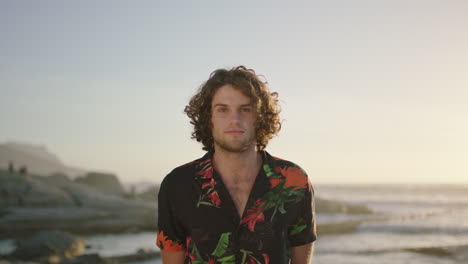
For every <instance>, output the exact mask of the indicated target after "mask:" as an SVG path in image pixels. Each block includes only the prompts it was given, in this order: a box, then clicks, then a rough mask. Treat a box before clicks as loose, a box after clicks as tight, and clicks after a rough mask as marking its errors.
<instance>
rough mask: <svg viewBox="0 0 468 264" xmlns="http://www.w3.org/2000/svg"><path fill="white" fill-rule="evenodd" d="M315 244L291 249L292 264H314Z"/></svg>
mask: <svg viewBox="0 0 468 264" xmlns="http://www.w3.org/2000/svg"><path fill="white" fill-rule="evenodd" d="M313 255H314V242H311V243H309V244H305V245H302V246H298V247H292V248H291V264H312V256H313Z"/></svg>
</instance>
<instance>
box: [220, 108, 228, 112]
mask: <svg viewBox="0 0 468 264" xmlns="http://www.w3.org/2000/svg"><path fill="white" fill-rule="evenodd" d="M226 111H227V109H226V108H218V112H226Z"/></svg>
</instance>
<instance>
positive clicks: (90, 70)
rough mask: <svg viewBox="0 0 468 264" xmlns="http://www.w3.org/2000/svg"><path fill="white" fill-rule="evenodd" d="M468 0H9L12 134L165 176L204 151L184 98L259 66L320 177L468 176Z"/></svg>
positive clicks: (290, 151) (290, 141)
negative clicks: (218, 72) (229, 71)
mask: <svg viewBox="0 0 468 264" xmlns="http://www.w3.org/2000/svg"><path fill="white" fill-rule="evenodd" d="M467 11H468V2H467V1H461V0H460V1H455V0H454V1H430V0H413V1H407V0H392V1H371V0H369V1H360V0H357V1H346V0H343V1H333V0H332V1H300V2H294V1H289V2H286V1H271V0H270V1H211V0H202V1H32V0H30V1H23V0H21V1H0V33H1V35H0V40H1V41H0V124H1V125H0V126H1V129H0V143H4V142H8V141H16V142H25V143H31V144H35V145H45V146H46V147H47V148H48V150H49V151H50V152H52V153H54V154H56V155H57V156H58V157H60V159H61V160H62V161H63V162H64V163H65V164H66V165H69V166H72V167H79V168H84V169H89V170H95V171H106V172H113V173H115V174H117V176H118V177H119V178H120V179H121V180H122V181H124V182H137V181H151V182H160V181H161V180H162V178H163V177H164V176H165V175H166V174H168V173H169V172H170V171H171V170H172V169H173V168H175V167H177V166H179V165H182V164H184V163H186V162H188V161H191V160H194V159H197V158H199V157H201V156H202V155H203V154H204V152H203V151H202V149H201V145H200V144H199V143H197V142H196V141H194V140H191V139H190V134H191V130H192V127H191V125H190V124H189V119H188V117H186V116H185V114H184V113H183V109H184V107H185V105H186V104H187V102H188V100H189V99H190V97H191V96H192V95H193V94H194V93H195V92H196V91H197V89H198V88H199V87H200V85H202V84H203V82H204V81H206V80H207V79H208V77H209V75H210V73H211V72H212V71H214V70H215V69H218V68H231V67H234V66H237V65H245V66H247V67H248V68H252V69H254V70H255V71H256V72H257V73H258V74H261V75H263V76H264V77H265V79H266V80H267V81H268V85H269V88H270V90H271V91H276V92H278V93H279V98H280V104H281V108H282V113H281V118H282V120H283V127H282V130H281V132H280V134H279V135H278V137H276V138H274V139H273V140H272V141H270V143H269V145H268V146H267V149H266V150H267V151H268V152H269V153H271V154H273V155H274V156H278V157H281V158H283V159H288V160H291V161H293V162H295V163H297V164H298V165H300V166H301V167H302V168H303V169H304V170H305V171H306V172H307V174H308V175H309V177H310V179H311V181H312V182H313V183H314V182H315V183H338V184H341V183H343V184H347V183H357V184H359V183H465V184H467V183H468V136H467V135H468V122H467V117H468V74H467V72H468V48H467V47H468V31H467V30H466V29H467V28H468V16H466V13H467Z"/></svg>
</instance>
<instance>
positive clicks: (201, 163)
mask: <svg viewBox="0 0 468 264" xmlns="http://www.w3.org/2000/svg"><path fill="white" fill-rule="evenodd" d="M208 162H211V159H207V160H204V161H202V162H200V163H199V165H203V164H205V163H208Z"/></svg>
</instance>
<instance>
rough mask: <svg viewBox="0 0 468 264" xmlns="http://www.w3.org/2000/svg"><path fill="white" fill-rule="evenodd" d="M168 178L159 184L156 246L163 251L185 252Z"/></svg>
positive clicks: (182, 230)
mask: <svg viewBox="0 0 468 264" xmlns="http://www.w3.org/2000/svg"><path fill="white" fill-rule="evenodd" d="M169 177H170V174H169V175H168V176H166V178H164V180H163V181H162V183H161V186H160V188H159V194H158V233H157V238H156V245H157V246H158V247H159V248H160V249H161V250H165V251H185V232H184V229H183V227H182V226H181V224H180V221H178V219H177V215H176V213H177V210H176V208H175V206H174V201H175V200H174V199H172V198H171V194H174V193H175V192H174V191H173V190H171V187H172V186H171V185H170V184H169Z"/></svg>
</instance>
